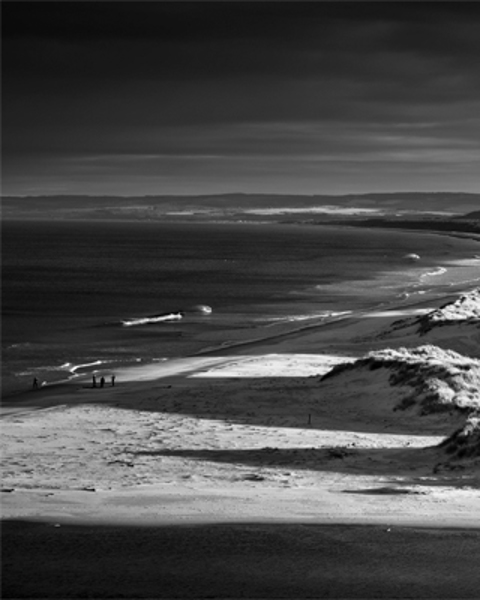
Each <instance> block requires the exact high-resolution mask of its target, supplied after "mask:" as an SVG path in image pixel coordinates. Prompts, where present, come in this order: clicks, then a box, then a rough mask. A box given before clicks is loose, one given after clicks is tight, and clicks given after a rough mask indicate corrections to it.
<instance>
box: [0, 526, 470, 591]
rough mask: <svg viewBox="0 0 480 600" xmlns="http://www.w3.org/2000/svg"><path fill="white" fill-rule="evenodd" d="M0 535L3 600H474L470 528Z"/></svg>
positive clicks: (36, 529) (43, 530) (140, 529)
mask: <svg viewBox="0 0 480 600" xmlns="http://www.w3.org/2000/svg"><path fill="white" fill-rule="evenodd" d="M2 542H3V546H2V549H3V553H2V560H3V565H2V566H3V568H2V575H3V577H2V597H3V598H87V597H88V598H120V597H122V598H239V597H242V598H272V599H273V598H320V597H321V598H324V597H325V598H326V597H329V598H359V599H360V598H393V597H395V598H399V597H402V598H406V597H408V598H427V597H428V598H460V597H461V598H477V597H478V589H479V587H480V573H479V571H478V547H479V543H480V531H479V530H471V529H470V530H468V531H466V530H458V529H456V530H453V529H437V530H432V528H429V529H422V528H406V527H394V526H392V527H386V526H385V525H383V526H375V525H369V526H366V525H317V524H306V523H288V522H286V523H281V524H275V523H261V522H240V523H216V524H206V525H205V524H195V525H191V524H188V523H185V524H182V525H165V526H133V525H100V524H96V525H86V524H81V525H79V524H69V523H64V522H60V523H59V522H58V521H56V520H54V519H51V520H49V521H43V522H40V521H26V520H4V521H3V522H2ZM387 574H388V575H387Z"/></svg>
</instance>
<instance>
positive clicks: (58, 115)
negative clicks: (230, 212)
mask: <svg viewBox="0 0 480 600" xmlns="http://www.w3.org/2000/svg"><path fill="white" fill-rule="evenodd" d="M2 9H3V11H2V12H3V109H2V113H3V115H2V117H3V193H4V194H19V195H23V194H33V195H38V194H64V193H71V194H118V195H129V194H192V193H197V194H207V193H224V192H265V193H267V192H271V193H302V194H305V193H306V194H314V193H318V194H322V193H334V194H342V193H351V192H380V191H387V192H388V191H397V190H399V191H414V190H419V191H429V190H435V191H471V192H479V191H480V67H479V65H480V34H479V31H480V3H474V2H469V3H467V2H465V3H464V2H426V3H423V2H398V3H397V2H385V1H384V2H362V1H357V2H321V1H319V2H305V3H303V2H266V3H262V2H213V3H211V2H202V1H201V0H200V1H196V2H175V3H174V2H133V1H132V2H114V1H112V2H42V1H37V2H32V3H27V2H7V1H5V2H3V3H2Z"/></svg>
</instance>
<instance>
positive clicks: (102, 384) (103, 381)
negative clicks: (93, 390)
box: [100, 377, 105, 388]
mask: <svg viewBox="0 0 480 600" xmlns="http://www.w3.org/2000/svg"><path fill="white" fill-rule="evenodd" d="M104 385H105V377H102V378H101V379H100V387H101V388H102V387H103V386H104Z"/></svg>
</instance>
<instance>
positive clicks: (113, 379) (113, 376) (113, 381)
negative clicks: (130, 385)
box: [112, 375, 115, 387]
mask: <svg viewBox="0 0 480 600" xmlns="http://www.w3.org/2000/svg"><path fill="white" fill-rule="evenodd" d="M114 385H115V375H112V387H113V386H114Z"/></svg>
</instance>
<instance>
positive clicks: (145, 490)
mask: <svg viewBox="0 0 480 600" xmlns="http://www.w3.org/2000/svg"><path fill="white" fill-rule="evenodd" d="M460 287H461V283H460V282H458V283H456V284H454V285H453V286H451V285H445V286H443V287H442V292H441V293H440V292H439V291H438V290H437V292H436V293H435V294H432V295H428V294H426V295H419V296H417V297H415V298H412V297H410V298H407V299H400V300H399V301H398V302H392V303H391V304H388V305H387V306H385V305H381V306H377V307H376V308H375V309H373V310H360V311H356V312H353V313H350V314H347V315H345V314H344V315H340V316H338V315H337V316H335V317H333V318H332V319H324V318H322V319H321V320H320V321H319V322H315V323H311V322H310V323H308V324H302V325H301V326H298V325H296V326H295V327H294V328H293V329H292V327H291V324H288V325H285V326H284V325H280V326H279V328H280V329H281V331H276V332H275V334H274V335H269V336H268V337H262V338H261V339H253V340H252V339H248V340H246V339H244V340H240V341H238V340H237V341H236V342H234V343H233V344H232V345H229V346H228V347H226V346H222V347H218V348H209V349H208V350H206V351H204V352H199V353H197V354H196V355H191V356H188V357H184V358H177V359H175V358H174V359H169V360H166V361H162V362H156V363H151V364H139V365H135V366H131V367H125V368H123V369H121V370H116V375H117V381H116V385H115V387H111V386H110V385H109V383H107V385H106V387H105V388H103V389H100V388H96V389H93V388H92V387H91V374H90V373H87V374H84V375H79V376H78V377H76V378H74V379H72V380H70V381H67V382H63V383H61V384H56V385H51V386H46V387H44V388H41V389H40V390H36V391H29V392H25V393H24V394H21V395H20V396H16V397H15V398H11V399H9V398H7V399H6V402H5V401H4V403H3V406H2V419H1V423H2V434H3V436H2V437H3V444H4V447H5V451H4V456H5V465H4V469H5V471H4V477H3V484H2V516H3V532H4V533H3V536H4V540H5V544H4V584H3V591H4V597H83V596H84V595H85V593H86V589H87V587H88V590H89V593H90V594H95V595H96V596H97V597H118V596H119V595H125V594H126V595H127V596H132V597H133V596H136V597H144V598H147V597H171V596H175V597H205V596H208V595H212V594H214V593H215V594H217V595H220V596H228V597H236V596H237V593H238V590H242V594H241V595H242V596H244V597H254V596H258V593H259V591H260V594H261V596H262V597H271V598H277V597H298V596H300V597H310V596H311V595H312V594H314V595H315V596H318V595H319V594H322V593H323V592H325V594H330V595H333V596H336V597H358V598H362V597H365V596H372V595H373V596H375V595H377V596H378V595H380V596H382V597H391V596H396V597H398V596H401V597H402V596H409V597H412V596H413V597H432V598H433V597H445V598H447V597H464V598H466V597H469V598H474V597H475V595H476V593H477V591H478V585H480V580H479V579H480V578H479V577H478V575H477V572H476V570H475V565H476V561H477V557H476V556H475V548H478V542H479V541H480V519H479V518H478V502H479V498H480V496H479V488H480V479H479V477H478V474H477V472H476V471H472V470H468V469H446V468H440V469H438V468H437V467H438V465H441V464H443V463H442V461H443V460H444V458H443V457H442V455H441V451H440V450H439V448H438V444H439V443H440V442H441V441H443V440H444V439H445V438H446V437H447V436H449V435H450V434H451V433H452V431H453V430H454V429H455V428H457V427H458V426H459V425H460V424H461V423H462V419H463V417H462V416H461V415H457V416H455V415H454V416H453V417H452V416H450V415H447V416H445V417H441V418H440V417H438V418H437V417H432V418H422V417H416V418H412V416H411V415H409V414H407V413H405V414H399V413H398V412H397V413H392V412H391V410H390V412H389V410H388V406H386V407H385V408H382V406H381V404H382V402H381V401H382V398H381V397H379V393H378V392H377V388H376V387H375V386H372V383H371V381H370V380H369V379H366V378H365V376H364V375H362V374H360V375H359V377H358V380H355V381H354V384H353V385H349V387H345V388H344V389H341V390H340V392H341V394H340V395H339V394H338V393H336V391H335V390H336V389H335V387H328V386H327V387H325V386H324V387H322V386H321V385H320V379H321V377H322V376H323V375H324V374H326V373H327V372H328V371H329V370H330V369H331V368H332V367H333V366H335V365H337V364H340V363H342V362H345V361H352V360H354V359H355V358H358V357H360V356H363V355H364V354H366V353H367V352H370V351H372V350H378V349H382V348H385V347H388V346H392V345H393V346H394V347H399V346H403V345H410V346H418V345H421V344H423V343H429V342H431V343H440V344H441V343H443V342H445V340H447V342H448V344H449V345H452V344H453V345H455V342H456V340H457V341H458V340H460V341H461V345H462V344H465V343H466V342H465V340H464V338H465V334H466V331H465V329H461V328H460V329H459V330H458V331H457V330H455V331H453V332H451V333H450V332H448V335H445V334H444V332H443V330H441V331H440V333H438V334H437V332H434V334H435V335H433V334H432V336H433V337H432V338H431V339H430V338H426V339H424V338H421V336H419V334H417V333H415V331H414V330H413V329H412V327H411V326H407V327H406V329H405V332H403V330H402V329H396V327H397V326H396V324H397V323H398V322H399V321H402V320H404V321H405V322H407V324H408V322H409V320H412V319H413V320H414V319H416V318H417V317H420V316H422V315H424V314H427V313H428V312H430V311H432V310H434V309H438V308H439V307H440V306H442V305H444V304H445V303H448V302H452V301H454V300H455V299H456V298H457V297H458V293H459V289H458V288H460ZM464 291H466V290H464ZM272 331H273V328H269V332H268V333H269V334H271V333H272ZM435 336H436V337H435ZM442 336H443V337H442ZM477 337H478V336H477ZM467 342H468V343H469V344H470V345H468V344H467V346H466V348H467V350H469V349H475V347H476V348H477V349H478V340H477V338H475V337H472V338H471V339H470V338H468V336H467ZM476 356H478V353H477V354H476ZM375 385H376V384H375ZM378 389H380V390H384V389H385V387H383V388H378ZM334 392H335V393H334ZM372 398H374V399H375V401H374V402H373V401H372V400H371V399H372ZM387 400H388V398H385V401H386V402H387ZM250 535H251V536H252V537H248V536H250ZM247 539H248V542H247V541H243V542H242V541H241V540H247ZM227 540H230V541H229V542H227ZM232 540H233V541H232ZM238 540H240V541H238ZM262 540H263V541H262ZM301 540H309V542H308V544H307V545H305V546H302V547H301V548H300V549H299V550H298V554H296V553H295V552H293V553H292V548H295V547H296V546H295V544H300V543H301V544H303V541H301ZM332 540H334V541H335V543H334V544H333V545H332ZM392 540H394V542H395V543H394V544H393V545H392ZM119 543H120V544H121V551H119V550H117V549H116V545H118V544H119ZM238 544H240V545H238ZM242 544H248V548H249V552H247V553H246V552H245V550H244V548H245V546H243V545H242ZM337 545H338V546H339V547H341V548H342V550H341V552H340V554H339V551H338V550H337ZM206 547H207V548H208V549H209V550H208V552H209V554H208V556H209V557H210V559H209V560H210V562H209V563H208V562H207V563H205V561H204V559H203V553H204V552H205V550H202V548H203V549H204V548H206ZM57 548H64V549H66V553H65V555H64V556H63V555H62V556H60V555H59V553H58V550H57ZM186 548H189V550H186ZM279 548H285V549H284V550H279ZM359 548H361V549H362V550H361V552H360V554H359V552H358V549H359ZM147 549H148V550H147ZM349 549H351V550H349ZM466 549H467V550H466ZM467 551H468V556H467V557H466V556H465V553H466V552H467ZM359 555H361V556H362V557H363V558H362V560H360V562H358V564H357V562H355V561H357V560H358V558H355V557H358V556H359ZM339 556H341V563H342V564H341V565H339V566H338V567H335V565H338V560H339ZM424 556H428V557H429V560H428V564H427V563H424V562H422V561H424ZM127 557H128V558H127ZM158 557H161V558H160V564H159V563H158V560H159V558H158ZM252 557H253V562H252ZM447 560H448V563H447V562H445V561H447ZM272 561H273V562H274V563H275V565H272ZM312 561H314V562H315V561H320V562H319V564H321V565H322V568H321V569H318V568H317V569H316V570H315V575H312V568H313V567H312V565H313V563H312ZM345 561H347V562H348V564H349V568H348V572H349V573H350V575H349V576H348V577H347V578H345V573H346V569H345V567H344V564H345ZM447 564H448V569H447ZM97 565H102V567H101V568H98V567H97ZM352 565H353V566H352ZM372 565H377V566H373V567H372ZM392 565H394V566H392ZM422 565H423V566H422ZM439 565H443V566H442V569H441V570H442V572H445V573H447V572H448V573H454V574H455V577H454V580H453V579H452V578H451V577H450V576H449V577H443V578H442V577H440V578H439V575H438V567H439ZM127 566H128V568H127ZM123 569H127V571H128V573H129V575H128V576H125V577H123V578H120V579H119V580H118V583H115V582H116V581H117V579H116V578H117V577H118V572H119V571H120V572H121V571H122V570H123ZM179 569H181V572H182V576H181V578H179V576H178V572H179V571H178V570H179ZM335 569H337V570H335ZM372 569H373V570H372ZM26 572H28V573H29V576H28V577H26V578H25V577H24V575H23V574H24V573H26ZM268 572H271V582H270V584H269V585H268V586H264V584H263V583H262V582H264V581H265V573H268ZM291 572H294V573H298V577H297V576H295V577H294V579H293V583H291V585H290V587H289V584H288V582H289V581H291V576H290V575H288V573H291ZM366 572H368V573H370V575H368V576H367V575H366ZM65 573H67V574H68V575H67V576H65ZM200 573H201V575H200ZM232 573H237V574H238V576H237V575H233V576H232ZM333 574H334V575H333ZM459 579H460V580H461V583H459V582H458V580H459ZM139 581H145V584H144V585H143V584H142V585H139V584H138V582H139ZM247 581H248V582H250V583H248V584H247V583H246V582H247ZM86 582H87V583H86ZM182 582H185V583H182ZM420 582H421V585H420ZM412 585H415V586H416V587H415V590H416V591H414V592H412V589H413V588H412ZM86 586H87V587H86ZM238 586H243V587H238ZM262 586H263V587H262ZM254 591H255V593H254Z"/></svg>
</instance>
